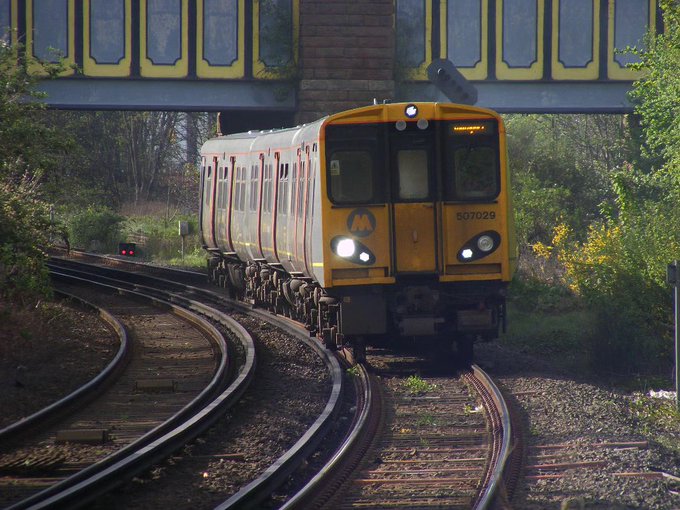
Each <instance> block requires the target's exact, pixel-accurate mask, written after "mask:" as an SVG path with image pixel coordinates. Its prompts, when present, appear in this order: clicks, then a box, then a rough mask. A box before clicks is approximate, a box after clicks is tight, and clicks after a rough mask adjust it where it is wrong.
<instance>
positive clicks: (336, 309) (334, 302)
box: [200, 103, 516, 345]
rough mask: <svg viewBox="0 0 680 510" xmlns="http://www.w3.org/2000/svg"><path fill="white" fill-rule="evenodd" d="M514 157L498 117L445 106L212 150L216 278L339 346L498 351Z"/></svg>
mask: <svg viewBox="0 0 680 510" xmlns="http://www.w3.org/2000/svg"><path fill="white" fill-rule="evenodd" d="M505 152H506V148H505V132H504V128H503V124H502V121H501V119H500V117H499V116H498V115H497V114H495V113H494V112H491V111H489V110H484V109H480V108H474V107H468V106H459V105H449V104H435V103H414V104H394V105H375V106H372V107H366V108H360V109H357V110H352V111H349V112H343V113H339V114H336V115H332V116H329V117H326V118H324V119H321V120H319V121H317V122H314V123H312V124H309V125H306V126H301V127H298V128H293V129H286V130H278V131H272V132H258V133H249V134H243V135H231V136H227V137H220V138H217V139H214V140H211V141H209V142H207V143H206V144H205V145H204V147H203V149H202V156H203V165H202V173H201V186H202V189H201V197H202V198H201V222H200V225H201V231H202V235H203V243H204V246H205V247H206V249H207V250H208V251H210V252H211V253H212V255H213V256H212V258H211V262H210V268H211V274H212V276H213V278H214V279H215V280H216V281H218V282H220V283H222V284H223V285H224V286H227V287H228V288H230V290H231V291H232V293H234V294H235V295H238V296H242V297H246V298H250V299H251V300H253V301H255V302H259V303H261V304H264V305H266V306H269V307H270V308H271V309H272V310H273V311H276V312H279V313H286V314H288V315H291V316H293V317H296V318H298V319H300V320H302V321H303V322H305V323H306V324H307V326H308V327H309V329H310V330H312V331H314V332H315V333H316V334H317V335H318V336H319V337H320V338H322V339H324V341H325V342H326V343H327V344H328V345H335V344H342V343H343V342H345V341H347V340H348V339H355V340H356V339H362V341H363V340H365V339H368V340H369V341H370V339H371V338H377V337H384V336H385V335H400V336H413V337H420V336H439V337H448V338H452V337H457V338H459V339H461V340H460V342H461V344H466V345H467V343H469V339H470V338H477V337H478V338H491V337H494V336H495V335H496V334H497V332H498V329H499V326H500V325H501V323H502V322H503V320H504V317H505V305H504V303H505V300H504V289H505V286H506V285H507V283H508V282H509V280H510V278H511V276H512V272H513V270H514V264H515V257H516V246H515V241H514V232H513V223H512V213H511V207H510V206H511V203H510V195H509V177H508V174H507V169H506V167H507V164H506V156H505Z"/></svg>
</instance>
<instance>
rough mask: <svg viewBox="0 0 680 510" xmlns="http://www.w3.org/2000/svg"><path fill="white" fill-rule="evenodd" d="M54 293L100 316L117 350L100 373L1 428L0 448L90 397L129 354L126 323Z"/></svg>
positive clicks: (78, 299) (77, 300) (101, 309)
mask: <svg viewBox="0 0 680 510" xmlns="http://www.w3.org/2000/svg"><path fill="white" fill-rule="evenodd" d="M55 294H58V295H59V296H60V297H63V298H65V299H71V300H73V301H76V302H77V303H78V304H79V306H81V307H83V308H89V309H90V310H94V311H96V312H97V313H98V314H99V316H100V317H101V318H102V319H103V320H104V321H105V322H106V323H107V324H109V326H111V328H112V329H113V330H114V331H115V332H116V334H117V336H118V339H119V347H118V352H117V353H116V355H115V356H114V358H113V359H112V360H111V361H110V362H109V364H108V365H107V366H106V367H104V369H103V370H102V371H101V372H100V373H99V374H97V375H96V376H95V377H93V378H92V379H91V380H90V381H88V382H87V383H85V384H84V385H82V386H80V387H79V388H77V389H76V390H74V391H73V392H71V393H70V394H68V395H66V396H65V397H63V398H61V399H59V400H58V401H56V402H54V403H52V404H50V405H48V406H47V407H44V408H43V409H41V410H39V411H36V412H35V413H33V414H31V415H30V416H27V417H25V418H22V419H20V420H18V421H16V422H14V423H12V424H10V425H8V426H7V427H5V428H3V429H0V450H1V449H2V447H3V446H4V444H6V443H7V442H8V441H10V440H13V439H16V438H17V437H19V436H21V435H24V434H25V433H26V432H28V431H29V430H36V429H37V428H38V427H42V426H44V425H46V424H48V423H51V422H53V421H54V420H55V419H56V418H57V417H58V416H60V415H62V414H63V413H64V412H66V410H67V409H68V408H71V407H73V406H74V405H75V404H76V403H78V402H82V401H83V400H86V399H88V398H90V397H92V396H93V395H94V394H95V393H96V392H97V391H99V390H100V389H101V388H102V387H103V386H105V385H106V384H107V383H108V382H110V381H111V379H112V378H113V377H114V375H115V374H116V373H117V372H119V371H120V370H122V368H123V366H124V365H125V363H126V362H127V359H128V355H129V353H130V341H129V339H128V335H127V331H126V330H125V326H123V324H122V323H121V322H120V321H119V320H118V319H116V318H115V317H114V316H113V315H111V314H110V313H109V312H107V311H106V310H105V309H103V308H100V307H98V306H95V305H94V304H92V303H90V302H88V301H86V300H84V299H81V298H79V297H77V296H74V295H72V294H68V293H66V292H62V291H59V290H57V289H55Z"/></svg>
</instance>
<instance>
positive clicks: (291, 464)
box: [52, 260, 343, 508]
mask: <svg viewBox="0 0 680 510" xmlns="http://www.w3.org/2000/svg"><path fill="white" fill-rule="evenodd" d="M57 266H59V267H60V269H59V270H60V271H68V272H71V273H73V274H82V271H83V269H84V266H82V265H79V266H78V267H76V265H75V264H73V262H70V261H68V262H65V263H63V262H62V261H58V260H53V263H52V267H53V270H56V267H57ZM65 266H71V268H70V269H65ZM87 271H88V272H97V273H99V276H98V278H99V279H100V280H102V281H106V282H109V283H112V280H113V277H114V276H115V278H116V279H118V278H121V279H122V278H123V277H127V276H128V274H127V273H126V272H121V271H118V270H113V269H109V268H97V267H95V266H88V267H87ZM161 272H165V273H167V271H164V270H161ZM104 275H107V276H104ZM188 276H189V279H190V280H191V279H195V278H196V276H195V275H193V274H188ZM169 278H172V277H169ZM132 279H133V280H134V282H133V283H128V284H127V285H128V286H129V287H130V288H134V289H135V292H138V291H141V292H145V293H153V294H157V293H158V292H159V291H158V288H159V287H163V288H165V289H171V290H172V292H169V291H168V290H166V291H165V292H169V295H168V299H169V300H171V301H173V302H174V303H181V304H182V305H183V306H186V307H189V308H192V309H195V310H199V309H200V310H201V313H204V314H207V315H210V316H211V317H215V314H216V313H217V312H214V310H213V311H209V310H208V309H207V308H208V307H207V306H206V305H203V304H201V303H199V302H197V301H195V300H194V299H192V298H200V299H201V300H209V301H211V302H218V303H221V304H222V305H224V304H225V298H224V297H223V296H220V295H219V294H217V293H215V292H211V291H208V290H205V289H199V288H197V287H193V286H187V285H185V284H181V283H177V282H175V281H170V280H160V279H158V278H155V277H148V276H146V275H142V274H138V275H136V276H133V277H132ZM226 301H228V300H226ZM229 306H230V307H231V308H233V309H237V310H238V311H239V312H240V313H247V314H250V315H252V316H255V317H257V318H259V319H260V320H262V321H267V322H268V323H273V324H274V325H276V326H277V327H278V328H280V329H283V330H285V331H286V332H287V333H288V334H290V335H292V336H295V337H297V338H298V339H299V340H301V341H302V342H305V343H306V344H308V346H309V347H311V348H313V349H314V350H316V351H317V353H318V355H319V356H321V357H322V358H323V359H325V360H326V364H327V366H328V370H329V371H330V373H331V379H332V389H331V391H330V395H329V396H328V399H327V402H326V405H325V408H324V410H323V412H322V413H321V415H320V416H319V417H318V418H317V419H316V421H315V422H314V423H313V424H312V425H311V426H310V428H309V430H308V431H307V433H305V434H304V435H303V436H302V437H301V438H300V439H299V440H298V441H297V442H296V443H295V445H294V446H293V447H292V448H290V449H289V450H288V451H287V452H286V453H285V454H284V455H282V456H281V457H280V458H279V459H278V460H277V461H276V462H275V463H274V464H272V465H271V466H270V468H269V469H267V470H266V471H265V472H264V473H262V475H261V476H260V477H259V478H257V479H256V480H253V481H252V482H251V483H250V484H248V485H247V486H245V487H243V488H242V489H241V490H240V491H238V493H237V494H235V495H234V496H232V497H231V498H229V499H228V500H227V501H224V502H223V503H222V504H221V505H220V508H236V507H238V508H241V507H247V506H251V507H252V506H255V505H257V504H258V502H260V501H262V500H263V499H266V498H267V497H269V496H270V494H271V492H272V491H273V490H274V489H275V488H276V487H278V486H280V485H282V484H283V483H284V482H286V481H287V480H288V478H289V477H290V475H291V473H293V472H294V471H296V470H297V469H298V468H299V467H300V466H301V465H302V464H303V463H304V462H305V459H306V458H307V457H308V456H309V455H311V454H312V453H313V452H314V451H315V449H316V448H317V446H318V444H319V443H320V441H321V440H322V439H323V438H324V437H325V435H326V434H327V433H328V432H329V430H330V429H331V427H332V426H333V423H334V418H335V417H336V416H337V413H338V410H339V408H340V405H341V396H342V391H343V385H342V379H343V378H342V371H341V370H340V365H339V363H338V361H337V359H336V358H335V357H334V356H332V355H331V354H330V353H329V352H328V351H326V350H324V349H323V348H322V347H321V346H320V345H319V344H318V343H316V342H314V341H311V340H310V339H309V336H308V333H307V332H306V331H305V330H303V329H301V328H300V327H299V326H298V325H297V324H295V323H292V322H291V321H290V320H288V319H284V318H281V317H274V316H272V315H270V314H268V313H265V312H261V311H259V310H252V309H250V307H248V306H244V305H242V304H239V303H234V302H231V301H229Z"/></svg>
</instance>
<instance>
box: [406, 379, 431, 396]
mask: <svg viewBox="0 0 680 510" xmlns="http://www.w3.org/2000/svg"><path fill="white" fill-rule="evenodd" d="M404 386H405V387H406V389H407V390H408V391H409V393H411V394H413V395H422V394H425V393H429V392H430V391H433V390H434V389H435V388H436V387H437V386H436V385H435V384H430V383H428V382H427V381H424V380H423V379H422V378H420V377H418V376H417V375H412V376H410V377H409V378H408V379H406V381H404Z"/></svg>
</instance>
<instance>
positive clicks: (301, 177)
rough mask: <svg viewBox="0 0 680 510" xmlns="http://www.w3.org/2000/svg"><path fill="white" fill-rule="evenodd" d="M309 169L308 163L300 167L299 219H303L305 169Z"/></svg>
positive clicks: (303, 163)
mask: <svg viewBox="0 0 680 510" xmlns="http://www.w3.org/2000/svg"><path fill="white" fill-rule="evenodd" d="M306 168H307V165H306V163H305V162H304V161H303V162H302V164H301V165H300V175H299V176H298V201H297V204H298V207H297V214H298V217H302V206H303V204H304V197H303V196H302V194H303V193H304V191H305V169H306Z"/></svg>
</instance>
